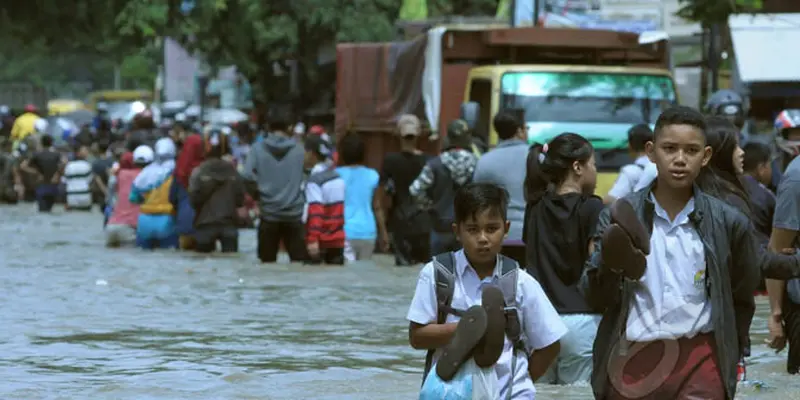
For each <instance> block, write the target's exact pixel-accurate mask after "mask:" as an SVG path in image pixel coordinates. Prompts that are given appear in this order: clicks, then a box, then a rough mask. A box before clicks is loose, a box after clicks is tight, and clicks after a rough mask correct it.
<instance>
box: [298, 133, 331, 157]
mask: <svg viewBox="0 0 800 400" xmlns="http://www.w3.org/2000/svg"><path fill="white" fill-rule="evenodd" d="M304 146H305V149H306V151H313V152H315V153H317V154H318V155H319V156H321V157H322V158H325V159H328V158H330V157H331V154H333V145H331V143H330V142H328V141H327V140H325V139H323V138H322V136H318V135H310V136H307V137H306V140H305V143H304Z"/></svg>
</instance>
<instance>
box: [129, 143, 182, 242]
mask: <svg viewBox="0 0 800 400" xmlns="http://www.w3.org/2000/svg"><path fill="white" fill-rule="evenodd" d="M137 150H138V148H137ZM175 152H176V148H175V142H173V141H172V139H170V138H162V139H159V140H158V141H157V142H156V145H155V161H153V162H152V163H150V164H149V165H148V166H147V167H145V168H144V169H142V172H140V173H139V175H138V176H136V179H135V180H134V181H133V186H132V187H131V192H130V196H129V200H130V201H131V203H134V204H139V205H140V208H139V220H138V225H137V227H136V245H137V246H139V247H141V248H143V249H155V248H162V249H164V248H177V247H178V233H177V231H176V230H175V217H174V215H173V214H174V212H175V207H174V206H173V205H172V203H171V202H170V201H169V192H170V189H171V187H172V181H173V177H174V171H175V155H176V154H175Z"/></svg>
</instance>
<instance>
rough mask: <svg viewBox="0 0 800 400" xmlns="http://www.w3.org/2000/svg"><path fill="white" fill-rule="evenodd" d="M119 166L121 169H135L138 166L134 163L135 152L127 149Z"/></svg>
mask: <svg viewBox="0 0 800 400" xmlns="http://www.w3.org/2000/svg"><path fill="white" fill-rule="evenodd" d="M119 168H120V169H134V168H136V166H135V165H134V164H133V152H130V151H126V152H125V153H124V154H122V157H120V158H119Z"/></svg>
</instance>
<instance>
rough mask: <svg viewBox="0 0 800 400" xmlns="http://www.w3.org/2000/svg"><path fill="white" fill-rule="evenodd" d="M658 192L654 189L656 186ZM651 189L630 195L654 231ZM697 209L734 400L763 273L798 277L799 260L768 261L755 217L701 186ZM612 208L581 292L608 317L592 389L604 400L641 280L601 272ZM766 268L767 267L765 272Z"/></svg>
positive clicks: (723, 367) (724, 371)
mask: <svg viewBox="0 0 800 400" xmlns="http://www.w3.org/2000/svg"><path fill="white" fill-rule="evenodd" d="M651 188H652V186H651ZM651 188H648V189H645V190H641V191H639V192H636V193H632V194H630V195H628V196H626V197H625V199H626V200H628V201H630V202H631V204H632V205H633V207H634V209H635V210H636V212H637V214H638V216H639V220H640V221H642V222H643V223H644V225H645V226H647V227H648V229H649V230H650V231H651V233H652V227H653V215H654V204H653V202H652V200H651V199H650V191H651ZM694 199H695V211H694V212H693V213H692V214H691V215H690V219H691V221H692V223H693V224H694V226H695V229H697V232H698V234H699V235H700V238H701V239H702V240H703V245H704V247H705V252H706V268H707V271H706V290H707V291H708V294H709V299H710V301H711V314H712V316H711V320H712V323H713V325H714V338H715V340H716V349H715V350H716V353H717V356H718V360H719V368H720V374H721V376H722V380H723V382H724V384H725V388H726V391H727V394H728V397H729V398H731V399H732V398H733V397H734V395H735V392H736V364H737V362H738V360H739V359H740V357H741V355H742V354H743V351H744V348H745V346H746V344H747V338H748V335H749V328H750V322H751V321H752V318H753V313H754V312H755V301H754V298H753V291H754V290H755V289H756V288H757V286H758V283H759V277H760V272H761V271H759V269H762V270H763V272H764V276H765V277H768V278H776V279H787V278H789V277H792V276H797V275H798V270H800V268H798V264H797V257H796V256H780V255H777V257H770V261H769V262H767V261H765V257H764V253H763V251H761V250H760V249H759V247H760V246H759V244H758V241H757V239H756V237H755V235H754V232H753V231H754V229H753V226H752V223H751V222H750V220H749V218H748V217H747V216H745V215H744V214H742V213H741V212H740V211H739V210H737V209H736V208H734V207H732V206H730V205H728V204H726V203H725V202H724V201H722V200H719V199H717V198H714V197H712V196H709V195H706V194H705V193H703V192H702V191H701V190H700V189H699V188H695V191H694ZM609 220H610V215H609V211H608V209H606V210H603V212H602V213H601V214H600V219H599V221H598V226H597V229H596V234H595V236H594V238H593V241H594V244H595V247H594V252H593V253H592V255H591V256H590V257H589V260H588V261H587V262H586V265H585V268H584V273H583V276H582V278H581V285H580V286H581V289H582V291H583V293H584V295H585V296H586V299H587V300H588V302H589V305H590V306H591V307H593V308H594V309H595V310H596V311H597V312H600V313H602V314H603V319H602V320H601V322H600V326H599V328H598V330H597V337H596V338H595V342H594V348H593V359H594V360H593V361H594V370H593V372H592V388H593V390H594V393H595V397H596V398H598V399H602V398H604V396H605V395H606V390H607V386H608V371H607V366H608V362H609V359H610V358H611V356H612V352H614V351H619V350H621V349H624V348H626V347H627V342H626V341H625V340H624V339H625V328H626V324H627V319H628V311H629V308H630V305H631V303H632V301H633V295H634V288H635V285H636V284H637V282H634V281H631V280H629V279H627V278H622V277H621V276H619V275H616V274H613V273H610V272H608V273H604V272H601V271H600V266H601V265H602V258H601V256H600V250H601V247H602V246H601V243H600V240H599V239H600V237H601V236H602V234H603V232H604V231H605V229H606V227H607V226H608V224H609ZM759 266H761V268H759Z"/></svg>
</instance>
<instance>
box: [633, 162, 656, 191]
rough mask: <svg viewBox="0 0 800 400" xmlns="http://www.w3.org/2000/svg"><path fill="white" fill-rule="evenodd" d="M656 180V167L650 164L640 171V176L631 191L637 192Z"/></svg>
mask: <svg viewBox="0 0 800 400" xmlns="http://www.w3.org/2000/svg"><path fill="white" fill-rule="evenodd" d="M656 178H658V167H657V166H656V163H653V162H651V163H650V164H647V166H645V167H644V171H642V175H641V176H640V177H639V180H638V181H637V182H636V186H634V187H633V191H634V192H638V191H640V190H642V189H645V188H647V187H648V186H650V184H652V183H653V182H655V180H656Z"/></svg>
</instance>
